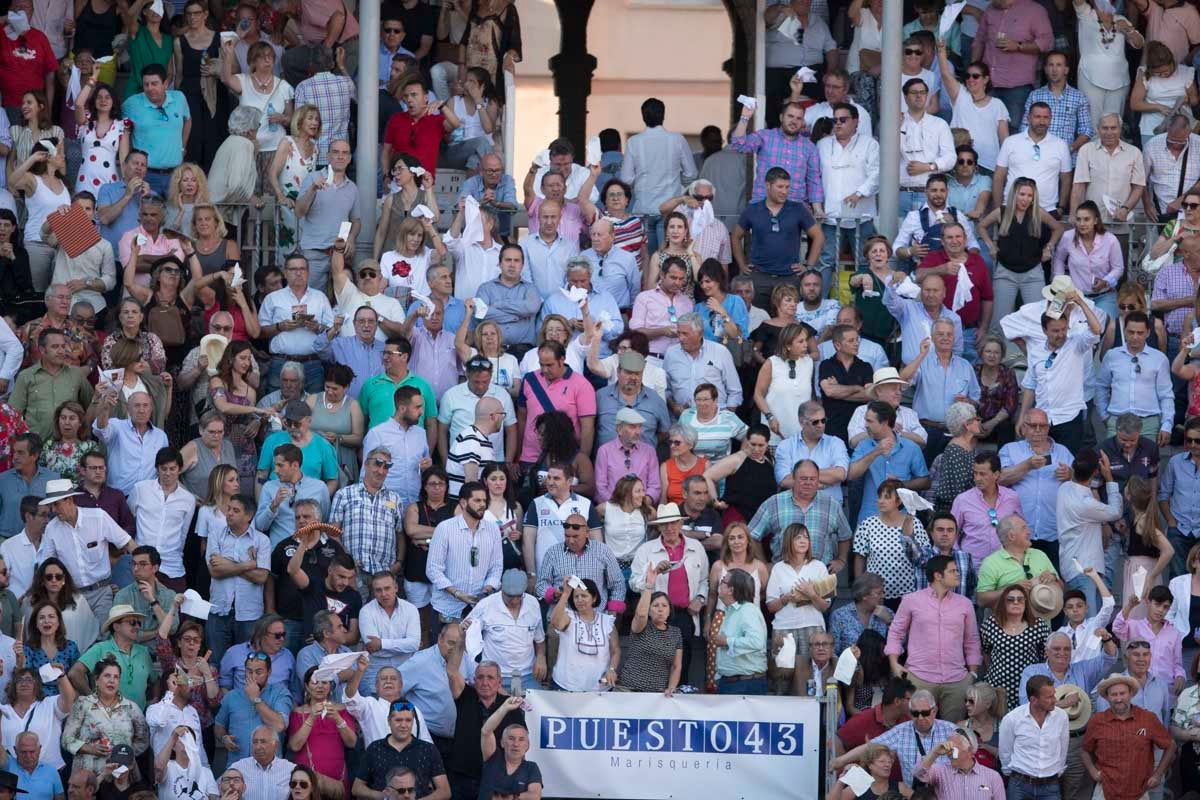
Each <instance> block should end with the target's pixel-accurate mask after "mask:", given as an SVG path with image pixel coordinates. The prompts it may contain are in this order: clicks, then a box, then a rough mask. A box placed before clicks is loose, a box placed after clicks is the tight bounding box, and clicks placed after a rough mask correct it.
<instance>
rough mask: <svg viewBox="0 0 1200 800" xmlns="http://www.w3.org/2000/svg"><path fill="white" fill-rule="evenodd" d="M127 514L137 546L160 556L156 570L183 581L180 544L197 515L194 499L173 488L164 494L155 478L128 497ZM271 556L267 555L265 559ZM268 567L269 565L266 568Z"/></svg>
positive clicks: (140, 485)
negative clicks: (134, 527) (131, 518)
mask: <svg viewBox="0 0 1200 800" xmlns="http://www.w3.org/2000/svg"><path fill="white" fill-rule="evenodd" d="M129 510H130V511H132V512H133V516H134V519H135V520H136V521H137V533H138V535H137V542H138V544H139V545H150V546H151V547H154V548H156V549H157V550H158V554H159V555H160V556H162V565H161V566H160V567H159V569H160V570H161V571H162V573H163V574H164V575H166V576H167V577H168V578H182V577H183V576H184V575H185V574H186V572H185V571H184V569H183V541H184V538H185V537H186V536H187V529H188V525H189V524H190V523H191V521H192V515H193V514H194V513H196V496H195V495H194V494H192V493H191V492H189V491H188V490H187V489H185V488H183V484H182V483H181V484H179V485H178V486H176V487H175V491H173V492H171V494H169V495H168V494H165V493H164V492H163V489H162V485H161V484H160V483H159V482H158V479H157V478H151V479H150V480H148V481H141V482H139V483H138V484H137V485H136V486H134V487H133V491H132V492H130V493H129ZM269 556H270V554H269V553H268V559H269ZM268 566H269V564H268Z"/></svg>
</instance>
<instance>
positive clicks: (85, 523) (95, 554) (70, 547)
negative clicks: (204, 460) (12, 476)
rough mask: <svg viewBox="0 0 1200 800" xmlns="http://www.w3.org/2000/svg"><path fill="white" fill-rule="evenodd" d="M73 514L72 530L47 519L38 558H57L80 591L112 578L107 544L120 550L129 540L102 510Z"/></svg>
mask: <svg viewBox="0 0 1200 800" xmlns="http://www.w3.org/2000/svg"><path fill="white" fill-rule="evenodd" d="M188 496H189V497H190V496H191V495H190V494H189V495H188ZM193 502H194V501H193ZM75 511H76V513H77V514H78V515H79V516H78V517H76V519H75V527H71V526H70V525H68V524H67V523H65V522H63V521H62V520H61V519H59V518H58V517H51V519H50V521H49V522H48V523H46V532H45V533H43V534H42V551H41V556H42V560H43V561H44V560H45V559H47V558H50V557H51V556H56V557H57V558H59V559H60V560H61V561H62V562H63V564H65V565H66V567H67V571H68V572H70V573H71V577H72V578H73V579H74V580H75V586H76V587H77V588H83V587H87V586H92V585H94V584H96V583H99V582H100V581H102V580H106V579H108V578H111V577H112V566H111V565H110V564H109V561H108V546H107V545H109V544H112V545H114V546H116V547H117V548H118V549H121V548H124V547H125V545H127V544H129V540H130V538H131V537H130V536H129V534H128V533H126V532H125V530H124V529H123V528H122V527H121V526H120V525H118V524H117V523H116V522H114V521H113V518H112V517H110V516H109V515H108V512H107V511H105V510H104V509H102V508H77V509H75Z"/></svg>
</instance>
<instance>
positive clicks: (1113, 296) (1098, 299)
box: [1088, 289, 1117, 319]
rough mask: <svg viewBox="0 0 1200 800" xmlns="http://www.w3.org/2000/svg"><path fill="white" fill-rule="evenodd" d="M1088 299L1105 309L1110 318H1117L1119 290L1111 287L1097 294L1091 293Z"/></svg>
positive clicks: (1097, 306)
mask: <svg viewBox="0 0 1200 800" xmlns="http://www.w3.org/2000/svg"><path fill="white" fill-rule="evenodd" d="M1088 300H1091V301H1092V302H1093V303H1095V304H1096V308H1100V309H1103V310H1104V313H1105V314H1107V315H1108V318H1109V319H1116V318H1117V290H1116V289H1111V290H1109V291H1107V292H1103V293H1101V294H1097V295H1089V296H1088Z"/></svg>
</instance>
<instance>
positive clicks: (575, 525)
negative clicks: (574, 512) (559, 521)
mask: <svg viewBox="0 0 1200 800" xmlns="http://www.w3.org/2000/svg"><path fill="white" fill-rule="evenodd" d="M563 527H564V528H566V529H567V530H569V531H582V530H587V525H585V524H583V523H581V522H564V523H563Z"/></svg>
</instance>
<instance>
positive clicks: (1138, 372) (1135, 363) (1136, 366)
mask: <svg viewBox="0 0 1200 800" xmlns="http://www.w3.org/2000/svg"><path fill="white" fill-rule="evenodd" d="M1130 361H1131V362H1132V363H1133V372H1134V374H1135V375H1141V374H1142V365H1141V364H1139V363H1138V357H1137V356H1134V357H1133V358H1131V359H1130Z"/></svg>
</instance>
